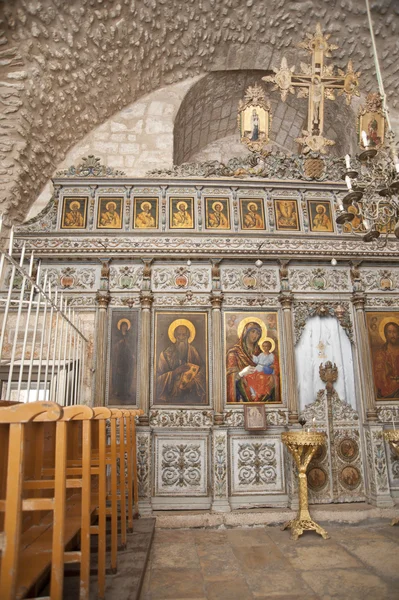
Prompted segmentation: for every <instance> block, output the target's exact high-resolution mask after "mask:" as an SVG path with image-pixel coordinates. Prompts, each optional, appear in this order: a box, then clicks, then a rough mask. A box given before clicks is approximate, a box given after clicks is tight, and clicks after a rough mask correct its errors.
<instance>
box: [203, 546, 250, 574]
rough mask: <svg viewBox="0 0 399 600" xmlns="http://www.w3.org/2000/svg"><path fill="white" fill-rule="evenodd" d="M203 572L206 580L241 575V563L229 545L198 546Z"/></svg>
mask: <svg viewBox="0 0 399 600" xmlns="http://www.w3.org/2000/svg"><path fill="white" fill-rule="evenodd" d="M197 552H198V556H199V561H200V565H201V572H202V574H203V577H204V579H205V580H206V581H218V580H219V579H226V578H228V579H231V578H234V577H238V576H239V575H240V572H241V571H240V565H239V562H238V561H237V558H236V556H235V555H234V553H233V550H232V548H231V547H230V546H228V545H223V546H222V545H220V546H213V547H208V548H207V547H206V546H202V545H200V546H197Z"/></svg>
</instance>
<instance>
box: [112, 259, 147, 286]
mask: <svg viewBox="0 0 399 600" xmlns="http://www.w3.org/2000/svg"><path fill="white" fill-rule="evenodd" d="M141 282H142V269H141V268H140V267H139V266H128V265H124V266H112V267H111V268H110V275H109V285H110V289H114V290H132V289H139V288H140V286H141Z"/></svg>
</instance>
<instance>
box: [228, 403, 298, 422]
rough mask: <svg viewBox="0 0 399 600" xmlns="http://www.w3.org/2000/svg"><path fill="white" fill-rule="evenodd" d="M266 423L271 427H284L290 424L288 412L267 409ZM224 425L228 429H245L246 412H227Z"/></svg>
mask: <svg viewBox="0 0 399 600" xmlns="http://www.w3.org/2000/svg"><path fill="white" fill-rule="evenodd" d="M266 422H267V424H268V425H270V426H273V425H274V426H284V425H287V423H288V414H287V412H285V411H283V410H281V409H272V408H269V407H267V410H266ZM224 424H225V425H227V426H228V427H244V412H243V411H242V410H227V411H225V412H224Z"/></svg>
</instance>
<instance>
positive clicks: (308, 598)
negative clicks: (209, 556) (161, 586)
mask: <svg viewBox="0 0 399 600" xmlns="http://www.w3.org/2000/svg"><path fill="white" fill-rule="evenodd" d="M309 593H310V595H309ZM254 598H256V600H270V598H271V596H270V594H267V596H258V595H256V596H254ZM272 598H273V600H299V599H300V600H321V598H320V596H317V595H316V594H312V593H311V592H306V595H304V596H298V594H297V593H296V592H294V593H293V594H273V596H272ZM140 600H141V598H140ZM346 600H348V599H347V598H346Z"/></svg>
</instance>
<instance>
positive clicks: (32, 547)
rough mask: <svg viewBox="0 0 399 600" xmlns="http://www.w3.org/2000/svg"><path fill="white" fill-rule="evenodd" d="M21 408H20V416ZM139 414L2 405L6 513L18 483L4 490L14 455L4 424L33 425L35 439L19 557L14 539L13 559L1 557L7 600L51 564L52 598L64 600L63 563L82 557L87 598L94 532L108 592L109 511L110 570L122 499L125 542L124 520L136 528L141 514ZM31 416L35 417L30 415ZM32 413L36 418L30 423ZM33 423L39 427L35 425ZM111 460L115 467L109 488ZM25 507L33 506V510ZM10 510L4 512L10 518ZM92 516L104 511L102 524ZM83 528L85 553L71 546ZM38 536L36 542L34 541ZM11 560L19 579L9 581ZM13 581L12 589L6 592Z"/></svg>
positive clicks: (0, 484)
mask: <svg viewBox="0 0 399 600" xmlns="http://www.w3.org/2000/svg"><path fill="white" fill-rule="evenodd" d="M44 406H46V407H47V409H48V410H49V411H50V413H49V414H52V413H51V410H52V411H53V413H54V411H55V413H56V414H57V419H55V418H54V417H53V418H52V420H51V419H50V418H49V417H48V416H46V413H44V408H43V407H44ZM17 409H18V410H19V411H20V412H19V413H18V415H17ZM11 410H13V411H14V412H13V413H12V415H11V416H10V414H8V413H9V412H10V411H11ZM5 413H7V414H5ZM138 414H142V411H141V410H119V409H108V408H105V407H101V408H95V409H94V410H93V409H91V408H89V407H87V406H71V407H66V408H64V409H61V407H59V406H58V405H53V403H45V402H39V403H31V404H20V405H19V406H15V407H11V408H7V409H0V452H1V450H2V449H5V450H6V451H5V452H3V453H2V454H0V493H1V492H3V496H0V497H1V498H3V497H4V498H6V499H5V500H4V501H3V502H1V500H0V509H2V510H3V511H4V510H6V505H7V498H8V499H9V495H10V493H14V496H15V491H14V492H13V488H12V487H11V488H8V485H7V490H6V488H5V484H4V481H5V478H4V474H5V473H6V465H5V463H6V462H7V461H8V463H9V462H10V460H12V459H11V454H10V452H9V450H8V447H7V448H6V446H7V444H8V431H7V434H6V432H5V431H4V427H9V428H10V430H11V427H12V425H14V424H16V425H17V426H18V427H20V428H21V427H22V428H24V427H25V429H24V433H26V428H27V427H28V426H30V430H29V435H28V441H29V444H27V443H25V446H23V448H22V458H23V461H22V462H23V464H24V471H23V473H22V475H21V477H20V478H19V479H18V481H19V487H18V489H19V490H20V492H22V493H23V495H24V496H26V495H29V498H24V500H23V501H22V504H21V507H22V508H21V507H20V508H19V511H17V513H18V519H19V522H20V532H19V533H18V531H17V532H16V535H17V538H18V536H19V537H20V543H19V545H18V544H17V545H14V554H13V555H10V548H9V546H8V545H7V546H5V547H4V550H3V558H4V556H6V558H7V561H8V562H6V563H4V560H2V561H1V562H2V567H1V578H0V582H1V586H2V587H1V588H0V589H1V592H0V598H1V600H3V597H4V599H5V600H11V599H14V598H23V597H25V596H26V594H27V593H28V591H29V589H30V588H32V586H33V585H34V584H35V583H36V582H38V581H39V582H40V581H41V580H43V577H44V575H45V573H46V571H48V570H49V569H50V572H51V579H50V598H51V599H53V600H61V599H62V596H63V576H64V564H65V563H71V562H78V563H80V596H79V597H80V598H81V599H86V598H88V595H89V584H90V535H98V595H99V598H104V594H105V572H106V516H107V514H109V515H110V516H111V568H112V570H113V571H115V570H116V566H117V550H118V544H117V542H118V504H119V516H120V527H121V544H122V545H124V544H126V541H127V536H126V521H128V525H129V529H130V530H131V528H132V526H133V515H134V514H136V513H137V465H136V439H135V416H136V415H138ZM7 415H8V416H7ZM30 415H34V416H33V417H32V418H31V417H30ZM40 415H42V416H40ZM28 417H29V419H30V421H27V422H26V423H25V421H26V420H27V419H28ZM2 418H3V421H2ZM10 419H12V420H11V421H10ZM107 419H109V421H110V437H109V444H107V439H106V421H107ZM20 420H22V422H20ZM24 420H25V421H24ZM14 421H15V422H16V423H14ZM33 421H34V425H31V422H33ZM2 423H3V429H1V427H2V425H1V424H2ZM28 424H29V425H28ZM118 429H119V437H118V435H117V434H118V431H117V430H118ZM25 438H26V435H25ZM25 438H24V439H25ZM10 443H11V438H10ZM24 450H26V452H25V454H24ZM4 456H5V457H6V458H7V461H5V460H4ZM20 456H21V454H20ZM118 459H119V473H118ZM107 466H108V469H109V470H110V473H109V478H108V494H107V481H106V470H107ZM8 472H10V471H8ZM2 473H3V477H2ZM7 483H8V480H7ZM19 496H21V494H19ZM107 499H108V500H109V501H110V504H111V506H110V508H109V509H107V506H106V501H107ZM126 503H127V505H126ZM133 504H134V509H133ZM27 510H29V511H30V512H29V513H27V512H26V511H27ZM24 511H25V512H24ZM8 515H9V512H8V511H7V510H6V513H5V518H6V523H7V522H8ZM27 515H28V517H27ZM94 515H96V516H97V517H98V523H97V524H92V517H93V516H94ZM0 517H1V512H0ZM0 530H1V527H0ZM7 531H8V530H7ZM21 532H22V534H23V535H22V538H21ZM79 532H80V538H81V547H80V551H76V550H71V549H70V544H71V542H72V541H73V540H74V538H75V539H76V535H77V534H78V533H79ZM4 537H5V536H3V539H2V536H1V534H0V550H1V548H2V546H4ZM33 538H34V540H35V541H34V543H33V544H32V543H31V539H33ZM7 539H9V538H7ZM27 549H28V550H27ZM10 556H11V558H10ZM11 563H12V564H13V565H15V569H14V578H12V577H11V580H12V581H11V582H10V581H9V577H8V576H7V575H6V574H5V575H4V576H3V573H6V570H7V568H8V567H7V565H9V564H11ZM18 574H19V575H18ZM3 585H4V586H5V587H4V589H5V592H4V595H3ZM7 586H11V591H10V592H8V591H7V589H8V588H7ZM7 594H8V595H7Z"/></svg>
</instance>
